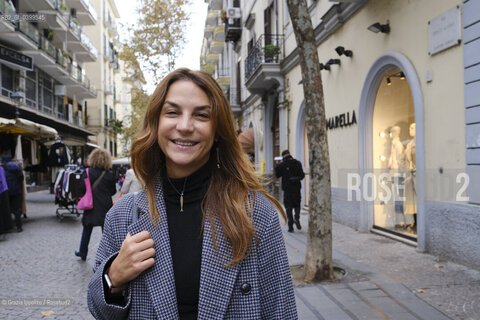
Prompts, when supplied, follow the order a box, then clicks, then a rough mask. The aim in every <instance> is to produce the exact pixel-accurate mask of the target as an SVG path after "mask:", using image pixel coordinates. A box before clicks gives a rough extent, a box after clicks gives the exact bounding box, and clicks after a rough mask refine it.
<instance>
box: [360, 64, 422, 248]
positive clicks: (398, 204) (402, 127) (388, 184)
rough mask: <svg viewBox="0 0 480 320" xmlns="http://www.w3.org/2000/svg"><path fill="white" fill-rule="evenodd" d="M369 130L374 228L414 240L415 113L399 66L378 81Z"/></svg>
mask: <svg viewBox="0 0 480 320" xmlns="http://www.w3.org/2000/svg"><path fill="white" fill-rule="evenodd" d="M372 129H373V130H372V133H373V136H372V143H373V169H374V177H375V180H374V181H372V186H371V188H370V187H369V190H373V194H374V196H375V202H374V228H379V229H383V230H385V231H388V232H392V233H395V234H397V235H400V236H403V237H406V238H412V239H413V240H415V238H416V234H417V232H416V213H417V202H416V194H415V183H416V177H415V175H416V163H415V112H414V105H413V97H412V93H411V91H410V87H409V85H408V81H407V80H406V79H405V75H404V74H403V72H402V71H401V70H400V69H398V68H393V69H390V70H388V71H387V72H386V74H385V76H384V78H383V79H382V81H381V84H380V86H379V89H378V92H377V96H376V99H375V105H374V112H373V127H372Z"/></svg>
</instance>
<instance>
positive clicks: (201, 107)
mask: <svg viewBox="0 0 480 320" xmlns="http://www.w3.org/2000/svg"><path fill="white" fill-rule="evenodd" d="M165 103H168V104H169V105H171V106H172V107H175V108H180V106H179V105H178V104H176V103H175V102H172V101H168V100H166V101H165ZM205 109H210V106H209V105H204V106H196V107H195V110H205Z"/></svg>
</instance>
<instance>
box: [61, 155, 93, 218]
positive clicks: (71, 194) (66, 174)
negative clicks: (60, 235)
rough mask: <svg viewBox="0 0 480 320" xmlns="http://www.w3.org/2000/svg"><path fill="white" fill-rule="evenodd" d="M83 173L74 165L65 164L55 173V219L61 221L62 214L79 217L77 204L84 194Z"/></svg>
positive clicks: (84, 175)
mask: <svg viewBox="0 0 480 320" xmlns="http://www.w3.org/2000/svg"><path fill="white" fill-rule="evenodd" d="M85 177H86V174H85V171H84V170H83V169H82V168H81V167H80V166H78V165H76V164H67V165H65V166H64V169H61V170H60V171H58V173H57V177H56V179H55V187H54V190H55V204H58V208H57V210H56V215H57V218H59V219H60V221H62V220H63V218H64V214H75V215H76V216H77V217H78V216H80V212H79V211H78V209H77V203H78V201H79V200H80V198H81V197H82V196H83V195H84V194H85V190H86V189H85V182H84V179H85Z"/></svg>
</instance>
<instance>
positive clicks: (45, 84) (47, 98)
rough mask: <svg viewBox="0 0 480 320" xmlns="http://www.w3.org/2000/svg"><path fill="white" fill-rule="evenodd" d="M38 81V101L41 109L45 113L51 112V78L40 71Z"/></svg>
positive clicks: (52, 96) (52, 98)
mask: <svg viewBox="0 0 480 320" xmlns="http://www.w3.org/2000/svg"><path fill="white" fill-rule="evenodd" d="M39 83H40V88H39V91H40V92H41V99H39V101H40V103H41V106H42V111H43V112H45V113H49V114H53V102H54V95H53V79H52V78H50V77H49V76H47V75H46V74H44V73H42V74H41V80H40V81H39Z"/></svg>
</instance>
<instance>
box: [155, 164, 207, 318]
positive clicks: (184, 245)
mask: <svg viewBox="0 0 480 320" xmlns="http://www.w3.org/2000/svg"><path fill="white" fill-rule="evenodd" d="M211 170H212V167H211V165H210V164H209V163H207V164H206V165H204V166H203V167H202V168H200V169H199V170H198V171H196V172H195V173H193V174H192V175H190V176H188V177H187V178H186V179H187V180H186V183H185V178H180V179H172V178H170V181H169V180H168V179H164V181H163V190H164V194H165V204H166V206H167V222H168V233H169V236H170V248H171V253H172V262H173V273H174V276H175V287H176V293H177V303H178V312H179V314H180V319H182V320H184V319H197V315H198V298H199V291H200V267H201V261H202V240H203V234H202V218H203V216H202V210H201V203H202V200H203V198H204V196H205V193H206V192H207V188H208V185H209V182H210V177H211V172H212V171H211ZM172 184H173V185H174V186H175V189H176V190H175V189H174V188H173V187H172ZM184 185H185V191H184V195H183V212H180V195H179V193H181V192H182V190H183V187H184Z"/></svg>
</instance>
